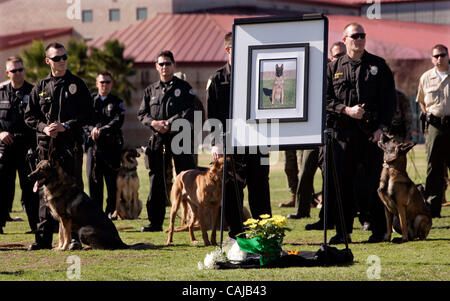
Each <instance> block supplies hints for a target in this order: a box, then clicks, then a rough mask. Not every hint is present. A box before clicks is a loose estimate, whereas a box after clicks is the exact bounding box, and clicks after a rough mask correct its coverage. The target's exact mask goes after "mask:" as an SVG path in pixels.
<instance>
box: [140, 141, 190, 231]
mask: <svg viewBox="0 0 450 301" xmlns="http://www.w3.org/2000/svg"><path fill="white" fill-rule="evenodd" d="M166 149H167V151H166V154H165V155H163V151H162V150H155V151H152V152H150V153H149V154H147V156H148V158H147V160H148V163H149V168H150V171H149V173H148V175H149V179H150V192H149V194H148V198H147V204H146V208H147V214H148V220H149V221H150V223H151V224H152V225H153V226H154V227H162V225H163V222H164V217H165V215H166V201H165V200H166V190H165V186H164V177H165V174H164V171H165V170H167V168H168V165H169V162H170V160H172V158H173V161H174V165H175V171H176V173H177V174H179V173H180V172H182V171H184V170H188V169H194V168H196V165H195V162H194V157H193V155H192V154H179V155H175V154H172V152H171V151H170V147H167V148H166ZM167 197H170V196H167Z"/></svg>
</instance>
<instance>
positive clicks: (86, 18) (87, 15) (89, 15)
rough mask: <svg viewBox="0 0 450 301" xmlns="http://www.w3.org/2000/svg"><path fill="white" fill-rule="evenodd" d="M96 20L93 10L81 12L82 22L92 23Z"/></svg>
mask: <svg viewBox="0 0 450 301" xmlns="http://www.w3.org/2000/svg"><path fill="white" fill-rule="evenodd" d="M93 20H94V13H93V12H92V10H91V9H89V10H83V11H82V12H81V21H83V22H92V21H93Z"/></svg>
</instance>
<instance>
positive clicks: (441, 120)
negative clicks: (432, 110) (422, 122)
mask: <svg viewBox="0 0 450 301" xmlns="http://www.w3.org/2000/svg"><path fill="white" fill-rule="evenodd" d="M427 122H428V123H429V124H431V125H434V126H444V127H450V116H444V117H437V116H434V115H433V114H427Z"/></svg>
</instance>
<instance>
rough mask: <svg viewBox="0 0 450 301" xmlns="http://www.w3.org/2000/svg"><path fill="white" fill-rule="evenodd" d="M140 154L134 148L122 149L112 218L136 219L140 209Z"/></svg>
mask: <svg viewBox="0 0 450 301" xmlns="http://www.w3.org/2000/svg"><path fill="white" fill-rule="evenodd" d="M139 156H140V155H139V153H138V151H137V150H136V149H124V150H123V151H122V165H121V166H120V168H119V173H118V175H117V193H116V210H115V211H114V213H113V214H112V217H113V218H117V217H120V219H136V218H138V217H139V214H141V211H142V201H141V200H140V199H139V177H138V173H137V165H138V163H137V160H136V158H138V157H139Z"/></svg>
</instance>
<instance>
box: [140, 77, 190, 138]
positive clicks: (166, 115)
mask: <svg viewBox="0 0 450 301" xmlns="http://www.w3.org/2000/svg"><path fill="white" fill-rule="evenodd" d="M195 102H196V96H195V92H194V90H193V89H192V87H191V85H189V83H187V82H186V81H184V80H182V79H179V78H178V77H176V76H174V77H173V78H172V80H171V81H169V82H168V83H162V82H161V81H157V82H155V83H153V84H151V85H150V86H148V87H147V88H146V89H145V90H144V97H143V99H142V103H141V106H140V108H139V111H138V119H139V121H140V122H141V123H142V124H143V125H145V126H148V127H150V128H151V129H152V130H153V128H152V127H151V123H152V121H153V120H167V121H168V122H169V123H170V124H171V123H172V122H173V121H174V120H176V119H178V118H185V119H187V120H188V121H189V122H190V123H193V122H194V107H195ZM154 132H156V131H154Z"/></svg>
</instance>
